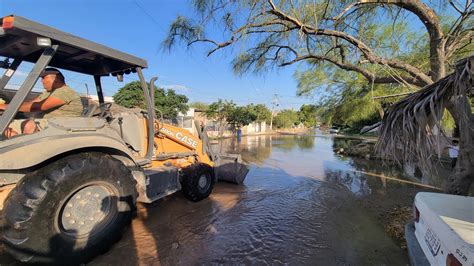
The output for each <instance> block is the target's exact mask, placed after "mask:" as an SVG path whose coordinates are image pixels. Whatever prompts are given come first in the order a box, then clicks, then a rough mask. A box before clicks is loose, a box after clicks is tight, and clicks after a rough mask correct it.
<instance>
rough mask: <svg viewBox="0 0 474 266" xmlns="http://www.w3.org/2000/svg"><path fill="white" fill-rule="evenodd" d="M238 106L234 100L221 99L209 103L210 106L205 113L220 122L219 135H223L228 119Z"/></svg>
mask: <svg viewBox="0 0 474 266" xmlns="http://www.w3.org/2000/svg"><path fill="white" fill-rule="evenodd" d="M235 108H236V104H235V103H234V102H232V101H227V100H222V99H219V100H218V101H217V102H213V103H211V104H210V105H209V108H208V109H207V110H206V111H205V112H204V114H205V115H206V116H207V117H208V118H210V119H215V120H217V122H218V123H219V135H220V136H222V134H223V133H224V129H225V127H226V126H227V124H228V123H227V119H228V117H230V116H231V114H232V112H233V111H234V109H235Z"/></svg>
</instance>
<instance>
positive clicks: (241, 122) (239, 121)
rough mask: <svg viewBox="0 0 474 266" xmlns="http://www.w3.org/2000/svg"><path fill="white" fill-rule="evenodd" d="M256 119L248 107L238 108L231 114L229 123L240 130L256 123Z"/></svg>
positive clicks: (228, 118)
mask: <svg viewBox="0 0 474 266" xmlns="http://www.w3.org/2000/svg"><path fill="white" fill-rule="evenodd" d="M256 118H257V116H256V115H255V114H254V113H253V112H251V110H250V109H249V108H248V107H247V106H237V107H235V108H234V109H233V110H232V111H231V112H230V114H229V116H228V117H227V122H228V123H229V124H231V125H232V126H233V127H234V128H240V127H243V126H246V125H248V124H250V123H252V122H254V121H255V119H256Z"/></svg>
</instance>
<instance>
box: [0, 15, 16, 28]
mask: <svg viewBox="0 0 474 266" xmlns="http://www.w3.org/2000/svg"><path fill="white" fill-rule="evenodd" d="M13 21H15V18H14V17H12V16H9V17H4V18H3V20H2V28H3V29H4V30H7V29H12V28H13Z"/></svg>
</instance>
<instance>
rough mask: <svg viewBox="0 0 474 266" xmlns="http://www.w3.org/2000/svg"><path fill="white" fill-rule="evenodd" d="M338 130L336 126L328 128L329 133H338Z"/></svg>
mask: <svg viewBox="0 0 474 266" xmlns="http://www.w3.org/2000/svg"><path fill="white" fill-rule="evenodd" d="M339 131H340V129H339V128H338V127H331V128H330V129H329V133H330V134H337V133H339Z"/></svg>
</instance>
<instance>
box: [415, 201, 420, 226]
mask: <svg viewBox="0 0 474 266" xmlns="http://www.w3.org/2000/svg"><path fill="white" fill-rule="evenodd" d="M413 219H414V220H415V222H418V221H420V211H419V210H418V208H417V207H416V205H415V204H413Z"/></svg>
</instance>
